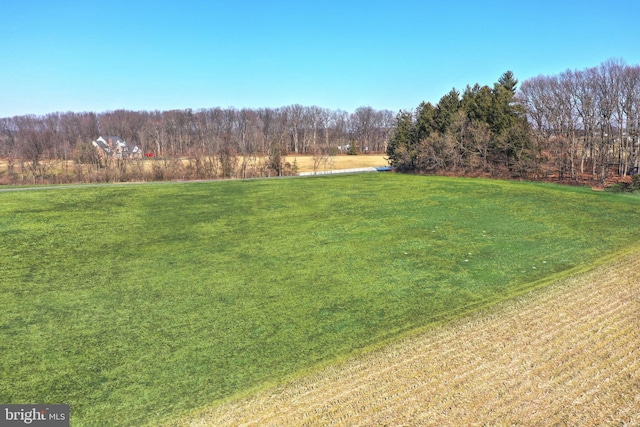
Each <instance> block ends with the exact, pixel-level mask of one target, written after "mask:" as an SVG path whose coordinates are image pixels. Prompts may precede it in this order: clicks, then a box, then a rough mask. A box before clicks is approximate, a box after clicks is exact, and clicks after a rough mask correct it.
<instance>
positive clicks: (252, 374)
mask: <svg viewBox="0 0 640 427" xmlns="http://www.w3.org/2000/svg"><path fill="white" fill-rule="evenodd" d="M639 208H640V198H638V197H634V196H629V195H619V194H611V193H602V192H600V193H597V192H592V191H591V190H590V189H584V188H568V187H560V186H553V185H544V184H531V183H517V182H504V181H490V180H480V179H452V178H437V177H421V176H407V175H400V174H392V173H387V174H382V173H380V174H362V175H350V176H327V177H311V178H297V179H273V180H251V181H224V182H207V183H181V184H175V183H173V184H171V183H162V184H147V185H126V186H93V187H85V188H66V189H65V188H61V189H52V190H35V191H13V192H4V193H0V402H1V403H68V404H70V405H71V421H72V425H73V426H84V425H96V426H100V425H141V424H145V423H148V424H157V423H158V422H160V421H161V420H166V419H167V418H170V417H174V416H176V415H179V414H182V413H185V412H186V411H189V410H193V409H194V408H197V407H201V406H204V405H209V404H212V403H214V402H215V401H216V400H219V399H224V398H228V397H229V396H232V395H234V394H238V393H243V392H247V390H249V389H252V388H256V387H261V386H264V385H265V384H268V383H275V382H278V381H281V380H282V379H284V378H290V377H291V376H295V375H297V374H298V375H299V373H300V372H305V371H308V370H310V369H313V368H314V367H317V366H319V364H323V363H330V362H331V361H335V360H337V359H339V358H341V357H345V355H348V354H350V353H353V352H354V351H357V350H358V349H362V348H366V347H370V346H372V345H375V344H376V343H379V342H381V341H383V340H386V339H390V338H393V337H395V336H398V335H399V334H401V333H404V332H407V331H410V330H413V329H416V328H420V327H425V326H428V325H430V324H433V323H434V322H438V321H443V320H446V319H450V318H452V317H454V316H456V315H459V314H460V313H464V312H467V311H469V310H472V309H474V308H478V307H482V306H486V305H487V304H490V303H492V302H495V301H497V300H500V299H503V298H506V297H508V296H510V295H514V294H516V293H518V292H522V291H523V290H526V289H530V288H532V287H533V286H539V285H540V283H543V282H544V279H548V278H550V277H552V276H553V275H554V274H557V273H561V272H566V271H567V270H570V269H572V268H582V267H584V266H588V265H590V264H593V263H594V262H596V261H597V260H598V259H600V258H602V257H603V256H606V255H609V254H612V253H615V252H619V251H621V250H623V249H624V248H627V247H633V246H634V245H637V243H636V242H639V241H640V227H638V219H639V218H640V215H639ZM536 281H538V283H537V284H533V282H536Z"/></svg>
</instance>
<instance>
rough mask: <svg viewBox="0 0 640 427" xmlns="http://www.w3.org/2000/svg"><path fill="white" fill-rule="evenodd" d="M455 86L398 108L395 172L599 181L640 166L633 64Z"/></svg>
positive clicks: (639, 99)
mask: <svg viewBox="0 0 640 427" xmlns="http://www.w3.org/2000/svg"><path fill="white" fill-rule="evenodd" d="M517 84H518V81H517V80H516V79H515V77H514V75H513V73H512V72H511V71H507V72H505V73H504V74H503V75H502V76H500V78H499V79H498V81H497V82H496V83H495V84H494V85H493V87H489V86H486V85H485V86H480V85H479V84H475V85H474V86H473V87H471V86H467V87H466V89H465V90H464V92H463V93H462V94H460V92H458V91H457V90H456V89H453V90H451V91H450V92H449V93H447V94H446V95H444V96H443V97H442V98H441V99H440V101H439V102H438V103H437V104H436V105H435V106H434V105H432V104H431V103H425V102H423V103H422V104H420V105H419V106H418V108H417V109H416V110H415V111H401V112H400V113H398V114H397V116H396V125H395V128H394V132H393V133H392V135H391V137H390V141H389V145H388V148H387V154H388V156H389V159H390V163H391V164H392V166H395V167H396V168H397V169H398V170H403V171H410V172H418V173H435V174H457V175H476V176H494V177H504V178H527V179H545V180H547V179H553V180H560V181H563V182H593V183H605V182H607V180H609V179H611V178H612V177H620V176H624V175H627V174H629V173H637V169H638V166H640V145H639V141H638V126H639V124H640V114H639V104H640V66H627V65H625V64H624V62H623V61H621V60H608V61H606V62H604V63H602V64H601V65H600V66H598V67H593V68H588V69H585V70H581V71H570V70H568V71H566V72H563V73H561V74H559V75H557V76H538V77H535V78H532V79H528V80H526V81H524V82H523V83H522V85H521V86H520V87H519V88H518V87H517Z"/></svg>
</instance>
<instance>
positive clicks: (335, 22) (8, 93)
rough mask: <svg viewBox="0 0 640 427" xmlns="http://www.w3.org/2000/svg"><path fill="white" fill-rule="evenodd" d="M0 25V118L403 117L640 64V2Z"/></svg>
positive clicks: (225, 10)
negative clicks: (449, 98)
mask: <svg viewBox="0 0 640 427" xmlns="http://www.w3.org/2000/svg"><path fill="white" fill-rule="evenodd" d="M0 17H1V19H0V52H1V56H0V117H8V116H14V115H22V114H38V115H40V114H46V113H49V112H54V111H77V112H79V111H95V112H102V111H107V110H115V109H120V108H124V109H129V110H169V109H183V108H193V109H199V108H209V107H217V106H219V107H236V108H243V107H248V108H260V107H280V106H284V105H290V104H302V105H306V106H311V105H317V106H320V107H325V108H330V109H342V110H346V111H353V110H355V109H356V108H357V107H359V106H367V105H368V106H371V107H374V108H376V109H390V110H393V111H398V110H400V109H413V108H415V107H416V106H417V105H418V104H419V103H420V102H421V101H431V102H433V103H435V102H437V101H438V100H439V98H440V97H441V96H442V95H444V94H445V93H446V92H448V91H449V90H450V89H451V88H452V87H456V88H458V89H464V87H465V86H466V85H467V84H474V83H480V84H488V85H492V84H493V83H494V82H495V81H496V80H497V79H498V77H499V76H500V75H501V74H502V73H503V72H504V71H507V70H512V71H513V72H514V73H515V76H516V78H518V79H519V80H520V81H523V80H525V79H527V78H530V77H534V76H537V75H540V74H544V75H555V74H558V73H560V72H562V71H564V70H566V69H584V68H587V67H591V66H597V65H599V64H600V63H602V62H603V61H605V60H607V59H609V58H622V59H624V60H625V61H626V62H627V63H628V64H630V65H636V64H640V1H637V0H607V1H602V0H597V1H596V0H583V1H564V0H553V1H551V0H535V1H534V0H529V1H521V2H518V1H502V0H493V1H480V0H470V1H467V0H439V1H428V0H384V1H383V0H369V1H363V0H325V1H313V0H272V1H269V0H258V1H256V0H245V1H239V0H235V1H233V0H211V1H191V0H183V1H177V0H172V1H162V0H155V1H137V0H128V1H122V0H110V1H91V0H82V1H69V0H56V1H53V0H41V1H36V0H2V1H1V2H0Z"/></svg>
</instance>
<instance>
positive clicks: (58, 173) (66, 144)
mask: <svg viewBox="0 0 640 427" xmlns="http://www.w3.org/2000/svg"><path fill="white" fill-rule="evenodd" d="M393 118H394V114H393V113H392V112H391V111H389V110H376V109H373V108H371V107H360V108H358V109H356V110H355V111H354V112H353V113H348V112H346V111H342V110H329V109H324V108H320V107H316V106H311V107H307V106H302V105H297V104H296V105H290V106H286V107H282V108H262V109H247V108H245V109H235V108H211V109H202V110H196V111H194V110H191V109H185V110H172V111H129V110H116V111H108V112H104V113H94V112H83V113H74V112H64V113H60V112H57V113H51V114H47V115H43V116H35V115H25V116H16V117H11V118H3V119H0V157H1V158H4V159H7V160H6V161H7V167H6V170H5V171H2V170H0V179H2V178H3V176H2V174H4V181H5V182H21V181H27V180H28V181H33V182H40V181H41V182H45V181H49V182H52V181H55V182H64V181H65V180H76V181H87V180H90V181H91V180H93V181H109V180H128V179H168V178H185V179H191V178H219V177H250V176H270V175H274V174H275V175H281V174H286V173H290V172H291V171H292V168H291V165H290V164H289V165H287V162H285V158H286V156H290V155H296V154H312V155H315V156H328V155H330V154H337V153H339V152H346V151H347V147H349V149H350V152H351V154H353V153H354V152H355V151H356V150H357V151H360V152H365V153H382V152H384V151H385V149H386V144H387V141H388V136H389V133H390V131H391V129H392V127H393V124H394V120H393ZM100 135H103V136H107V135H116V136H119V137H120V138H122V139H124V140H125V141H127V142H129V143H131V144H136V145H137V146H138V147H140V149H141V150H142V151H143V152H144V153H152V154H153V158H154V159H159V160H158V161H157V162H156V163H155V165H154V167H155V169H156V170H155V172H153V171H149V170H146V172H145V173H146V175H145V174H143V173H142V169H140V167H141V166H140V165H138V167H137V169H136V168H132V167H131V166H132V164H129V165H126V164H124V163H125V161H124V160H123V161H115V160H110V159H104V158H101V157H100V156H99V155H98V153H97V151H96V149H95V147H93V146H92V145H91V142H92V141H93V140H95V139H96V138H97V137H98V136H100ZM129 163H133V162H129ZM138 163H140V162H138ZM54 164H55V165H57V166H54ZM87 165H89V166H90V167H89V169H88V170H87V168H86V167H85V166H87ZM136 170H137V171H138V172H139V173H137V174H136V173H134V172H136ZM134 175H135V176H134Z"/></svg>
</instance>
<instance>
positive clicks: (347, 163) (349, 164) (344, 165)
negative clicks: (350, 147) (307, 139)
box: [287, 154, 389, 172]
mask: <svg viewBox="0 0 640 427" xmlns="http://www.w3.org/2000/svg"><path fill="white" fill-rule="evenodd" d="M294 160H295V161H296V164H297V165H298V172H313V156H295V155H291V154H289V155H288V156H287V161H288V162H293V161H294ZM330 162H331V164H330V165H328V166H327V167H326V170H337V169H353V168H368V167H376V166H387V165H388V164H389V162H388V161H387V160H386V156H383V155H376V154H368V155H357V156H348V155H341V156H332V157H331V158H330ZM324 169H325V167H324V166H320V168H319V169H318V170H324Z"/></svg>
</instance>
